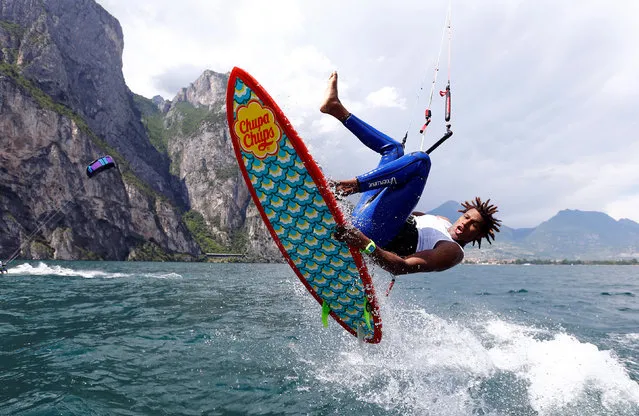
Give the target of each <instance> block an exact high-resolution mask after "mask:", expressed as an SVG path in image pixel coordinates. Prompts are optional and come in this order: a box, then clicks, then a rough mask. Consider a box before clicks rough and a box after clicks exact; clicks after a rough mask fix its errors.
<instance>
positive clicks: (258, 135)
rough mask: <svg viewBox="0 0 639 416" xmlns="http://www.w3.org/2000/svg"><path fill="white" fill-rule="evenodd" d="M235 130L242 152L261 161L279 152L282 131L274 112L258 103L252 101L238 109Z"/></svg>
mask: <svg viewBox="0 0 639 416" xmlns="http://www.w3.org/2000/svg"><path fill="white" fill-rule="evenodd" d="M233 130H234V131H235V134H236V135H237V137H238V139H239V141H240V146H241V147H242V150H244V151H245V152H247V153H253V154H254V155H255V156H256V157H258V158H260V159H264V158H265V157H266V156H268V155H274V154H276V153H277V152H278V151H279V147H280V146H279V140H280V139H281V138H282V130H281V129H280V126H279V125H277V123H276V122H275V115H274V114H273V111H272V110H271V109H270V108H268V107H263V106H262V104H260V102H258V101H255V100H251V101H249V103H248V104H247V105H246V106H241V107H239V108H238V109H237V118H236V119H235V123H233Z"/></svg>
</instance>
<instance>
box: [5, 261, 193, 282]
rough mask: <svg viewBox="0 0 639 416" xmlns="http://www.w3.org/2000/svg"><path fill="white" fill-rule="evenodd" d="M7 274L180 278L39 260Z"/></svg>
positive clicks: (161, 274)
mask: <svg viewBox="0 0 639 416" xmlns="http://www.w3.org/2000/svg"><path fill="white" fill-rule="evenodd" d="M8 274H9V275H14V276H59V277H82V278H85V279H117V278H130V277H148V278H156V279H171V278H181V277H182V276H181V275H180V274H178V273H139V274H132V273H118V272H107V271H104V270H87V269H71V268H68V267H64V266H61V265H49V264H46V263H44V262H40V263H38V264H36V265H31V264H29V263H22V264H18V265H15V266H11V267H10V268H9V269H8Z"/></svg>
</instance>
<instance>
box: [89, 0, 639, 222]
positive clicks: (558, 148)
mask: <svg viewBox="0 0 639 416" xmlns="http://www.w3.org/2000/svg"><path fill="white" fill-rule="evenodd" d="M97 2H98V3H99V4H100V5H101V6H102V7H104V8H105V9H106V10H107V11H108V12H109V13H110V14H111V15H113V16H114V17H115V18H116V19H117V20H118V21H119V22H120V24H121V26H122V30H123V33H124V52H123V73H124V77H125V80H126V83H127V85H128V87H129V88H130V89H131V90H132V91H133V92H135V93H137V94H141V95H143V96H145V97H148V98H151V97H153V96H155V95H161V96H163V97H164V98H166V99H172V98H173V97H175V95H176V94H177V92H178V91H179V89H180V88H183V87H187V86H188V85H189V84H190V83H192V82H194V81H195V80H196V79H197V78H198V77H199V76H200V75H201V74H202V72H204V71H205V70H213V71H215V72H220V73H227V72H229V71H230V70H231V69H232V68H233V67H234V66H238V67H241V68H243V69H245V70H246V71H248V72H249V73H251V74H252V75H253V76H254V77H255V78H256V79H257V80H258V81H259V82H260V83H261V84H262V85H263V86H264V87H265V88H266V90H267V91H268V92H269V93H270V95H271V96H272V97H273V98H274V99H275V101H276V102H277V103H278V104H279V105H280V107H281V108H282V110H283V111H284V113H285V114H286V115H287V117H288V118H289V119H290V121H291V122H292V124H293V126H294V127H295V129H296V130H297V131H298V133H299V134H300V136H301V137H302V138H303V139H304V141H305V143H306V144H307V146H308V148H309V150H310V152H311V154H312V155H313V157H314V158H315V160H316V161H317V162H318V163H319V164H320V165H321V166H322V168H323V170H324V172H325V174H326V175H327V176H329V177H331V178H335V179H345V178H352V177H354V176H355V175H358V174H361V173H363V172H365V171H368V170H370V169H373V168H374V167H375V166H376V164H377V162H378V160H379V157H378V155H377V154H375V153H374V152H372V151H371V150H369V149H367V148H366V147H364V146H363V145H362V144H361V143H360V142H359V141H358V140H357V138H355V137H354V136H352V135H351V133H350V132H348V131H347V130H346V129H345V128H344V127H343V126H342V125H341V124H340V123H339V122H338V121H336V120H334V119H332V118H331V117H330V116H327V115H325V114H322V113H320V112H319V106H320V104H321V102H322V99H323V96H324V91H325V88H326V83H327V80H328V76H329V75H330V73H331V72H332V71H338V74H339V94H340V99H341V100H342V102H343V103H344V105H345V106H346V107H347V108H348V110H349V111H351V112H352V113H353V114H356V115H357V116H358V117H359V118H361V119H363V120H365V121H367V122H368V123H370V124H371V125H373V126H374V127H376V128H377V129H379V130H381V131H383V132H385V133H386V134H388V135H390V136H391V137H394V138H397V139H398V140H401V138H402V137H403V136H404V134H405V133H406V132H407V131H408V132H409V135H408V141H407V144H406V151H407V152H411V151H417V150H420V149H423V150H425V149H427V148H428V147H430V145H431V144H433V143H434V142H436V141H437V139H439V138H440V137H441V136H442V135H443V134H444V132H445V127H444V125H445V122H444V100H443V99H442V98H441V97H440V96H439V94H438V91H439V90H442V89H444V88H445V85H446V82H447V80H448V78H449V77H450V81H451V91H452V119H451V124H452V130H453V132H454V135H453V137H452V138H450V139H449V140H448V141H447V142H445V143H444V144H443V145H442V146H441V147H439V148H438V149H437V150H435V151H434V152H433V153H432V154H431V159H432V167H431V172H430V176H429V178H428V183H427V185H426V189H425V191H424V194H423V195H422V198H421V200H420V203H419V205H418V208H419V209H421V210H430V209H433V208H436V207H437V206H439V205H441V204H442V203H444V202H446V201H448V200H454V201H460V202H461V201H464V200H470V199H472V198H474V197H475V196H480V197H482V198H483V199H486V198H491V201H492V202H494V203H496V204H497V205H498V206H499V210H500V215H499V218H501V219H502V220H503V223H504V224H505V225H507V226H509V227H513V228H522V227H535V226H538V225H539V224H540V223H541V222H543V221H546V220H548V219H550V218H551V217H552V216H553V215H555V214H557V212H559V211H560V210H563V209H578V210H582V211H602V212H605V213H607V214H608V215H610V216H612V217H613V218H615V219H620V218H629V219H632V220H634V221H637V222H639V121H638V119H639V75H638V74H639V46H637V45H638V44H639V2H637V1H636V0H581V1H579V2H575V1H573V0H483V1H476V0H452V1H449V0H431V1H423V0H419V1H412V0H396V1H387V0H386V1H381V0H367V1H365V0H357V1H355V0H351V1H347V0H340V1H334V0H305V1H295V0H270V1H260V0H233V1H230V0H223V1H220V0H181V1H178V2H176V1H173V0H171V1H168V0H136V1H130V0H97ZM449 10H450V12H451V13H450V17H451V18H450V23H451V25H450V28H451V30H450V32H448V31H447V30H446V22H447V15H448V11H449ZM449 33H450V41H449ZM442 39H443V42H442ZM440 50H441V53H440ZM449 52H450V53H449ZM449 55H450V65H449ZM438 63H439V65H438ZM436 67H438V68H439V71H438V72H437V79H436V82H435V83H434V80H435V74H436V71H435V68H436ZM433 85H434V86H435V94H434V96H433V98H432V102H431V106H430V108H431V110H432V112H433V116H432V121H431V124H430V125H429V127H428V129H427V131H426V134H425V135H424V136H423V137H422V135H420V134H419V128H420V127H421V125H422V124H423V123H424V110H425V109H426V108H428V107H429V98H430V91H431V88H432V86H433ZM422 140H423V143H424V144H423V145H422Z"/></svg>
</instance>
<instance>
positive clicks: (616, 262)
mask: <svg viewBox="0 0 639 416" xmlns="http://www.w3.org/2000/svg"><path fill="white" fill-rule="evenodd" d="M464 264H514V265H519V266H522V265H548V264H549V265H557V266H574V265H586V266H639V260H638V259H629V260H568V259H564V260H544V259H517V260H487V261H464Z"/></svg>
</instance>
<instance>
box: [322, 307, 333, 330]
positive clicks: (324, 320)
mask: <svg viewBox="0 0 639 416" xmlns="http://www.w3.org/2000/svg"><path fill="white" fill-rule="evenodd" d="M329 313H331V307H330V306H329V305H328V303H327V302H326V301H324V302H322V325H324V328H328V314H329Z"/></svg>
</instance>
